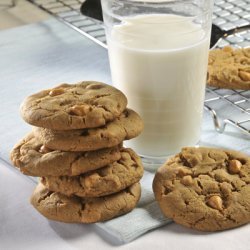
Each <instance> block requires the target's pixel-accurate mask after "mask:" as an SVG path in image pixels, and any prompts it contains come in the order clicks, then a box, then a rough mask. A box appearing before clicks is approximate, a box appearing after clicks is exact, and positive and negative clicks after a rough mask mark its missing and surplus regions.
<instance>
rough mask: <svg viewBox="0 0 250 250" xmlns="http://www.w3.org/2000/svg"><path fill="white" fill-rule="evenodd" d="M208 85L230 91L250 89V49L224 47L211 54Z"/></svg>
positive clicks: (212, 51)
mask: <svg viewBox="0 0 250 250" xmlns="http://www.w3.org/2000/svg"><path fill="white" fill-rule="evenodd" d="M207 84H208V85H209V86H213V87H219V88H228V89H245V90H248V89H250V48H244V49H233V48H231V47H228V46H227V47H224V48H223V49H215V50H211V51H210V52H209V62H208V80H207Z"/></svg>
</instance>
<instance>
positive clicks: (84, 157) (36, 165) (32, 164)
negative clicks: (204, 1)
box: [11, 133, 121, 176]
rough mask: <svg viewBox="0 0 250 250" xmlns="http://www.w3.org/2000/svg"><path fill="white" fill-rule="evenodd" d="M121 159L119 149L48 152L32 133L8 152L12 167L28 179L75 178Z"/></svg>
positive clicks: (49, 150) (117, 147)
mask: <svg viewBox="0 0 250 250" xmlns="http://www.w3.org/2000/svg"><path fill="white" fill-rule="evenodd" d="M120 158H121V148H120V147H119V146H116V147H112V148H104V149H100V150H97V151H91V152H63V151H60V150H51V149H48V148H46V147H45V146H44V145H43V143H42V142H41V141H40V140H39V139H38V138H35V137H34V135H33V133H30V134H28V135H27V136H26V137H25V138H24V139H22V140H21V141H20V142H19V143H17V144H16V145H15V146H14V148H13V149H12V151H11V161H12V163H13V164H14V166H16V167H17V168H18V169H20V171H21V172H22V173H23V174H26V175H31V176H61V175H69V176H75V175H79V174H82V173H86V172H89V171H92V170H95V169H98V168H101V167H104V166H106V165H107V164H110V163H112V162H115V161H117V160H119V159H120Z"/></svg>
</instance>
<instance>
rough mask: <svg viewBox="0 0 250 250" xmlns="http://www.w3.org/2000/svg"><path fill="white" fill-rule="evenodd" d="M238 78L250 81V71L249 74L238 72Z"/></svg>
mask: <svg viewBox="0 0 250 250" xmlns="http://www.w3.org/2000/svg"><path fill="white" fill-rule="evenodd" d="M239 76H240V78H241V79H242V80H243V81H250V71H249V72H246V71H240V72H239Z"/></svg>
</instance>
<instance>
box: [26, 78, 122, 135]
mask: <svg viewBox="0 0 250 250" xmlns="http://www.w3.org/2000/svg"><path fill="white" fill-rule="evenodd" d="M126 106H127V98H126V97H125V95H124V94H123V93H122V92H121V91H119V90H118V89H116V88H114V87H112V86H110V85H107V84H104V83H101V82H93V81H86V82H80V83H77V84H66V83H65V84H61V85H59V86H57V87H55V88H52V89H47V90H43V91H40V92H38V93H36V94H33V95H31V96H29V97H27V98H26V99H25V100H24V102H23V103H22V105H21V115H22V117H23V119H24V120H25V121H26V122H27V123H29V124H31V125H35V126H38V127H44V128H49V129H56V130H71V129H82V128H94V127H99V126H103V125H105V124H106V123H107V122H109V121H112V120H114V119H115V118H116V117H118V116H119V115H120V114H121V113H122V112H123V111H124V110H125V108H126Z"/></svg>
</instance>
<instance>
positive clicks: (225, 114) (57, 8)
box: [28, 0, 250, 136]
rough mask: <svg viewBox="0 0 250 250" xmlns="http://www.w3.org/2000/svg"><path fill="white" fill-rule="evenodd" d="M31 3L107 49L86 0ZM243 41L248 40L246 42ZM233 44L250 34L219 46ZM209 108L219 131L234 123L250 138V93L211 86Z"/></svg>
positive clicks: (234, 36) (208, 91)
mask: <svg viewBox="0 0 250 250" xmlns="http://www.w3.org/2000/svg"><path fill="white" fill-rule="evenodd" d="M28 1H29V2H31V3H33V4H35V5H36V6H38V7H39V8H41V9H43V10H45V11H46V12H48V13H49V14H51V15H53V16H54V17H56V18H57V19H58V20H60V21H61V22H63V23H65V24H66V25H68V26H70V27H71V28H73V29H74V30H76V31H78V32H79V33H81V34H82V35H84V36H86V37H88V38H89V39H91V40H93V41H94V42H96V43H97V44H99V45H101V46H102V47H104V48H107V45H106V37H105V31H104V26H103V23H102V22H100V21H98V20H96V19H92V18H90V17H86V16H83V15H81V13H80V6H81V4H82V3H83V2H84V0H28ZM248 34H249V36H248ZM239 37H241V39H239ZM242 37H243V38H242ZM248 37H249V40H248ZM242 39H245V40H244V42H243V40H242ZM237 42H240V43H237ZM229 44H230V45H232V46H234V47H242V46H245V45H246V44H249V45H250V31H244V32H242V33H237V34H235V35H231V36H230V37H228V38H227V39H221V41H220V43H219V44H218V47H223V46H225V45H229ZM205 109H206V110H208V111H209V112H210V113H211V115H212V118H213V122H214V126H215V129H216V130H217V131H218V132H220V133H223V132H224V130H225V128H226V125H227V124H230V125H232V126H234V127H236V128H238V129H239V130H240V131H242V132H243V133H245V134H246V135H249V136H250V90H247V91H238V90H227V89H218V88H210V87H208V88H207V89H206V97H205Z"/></svg>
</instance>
